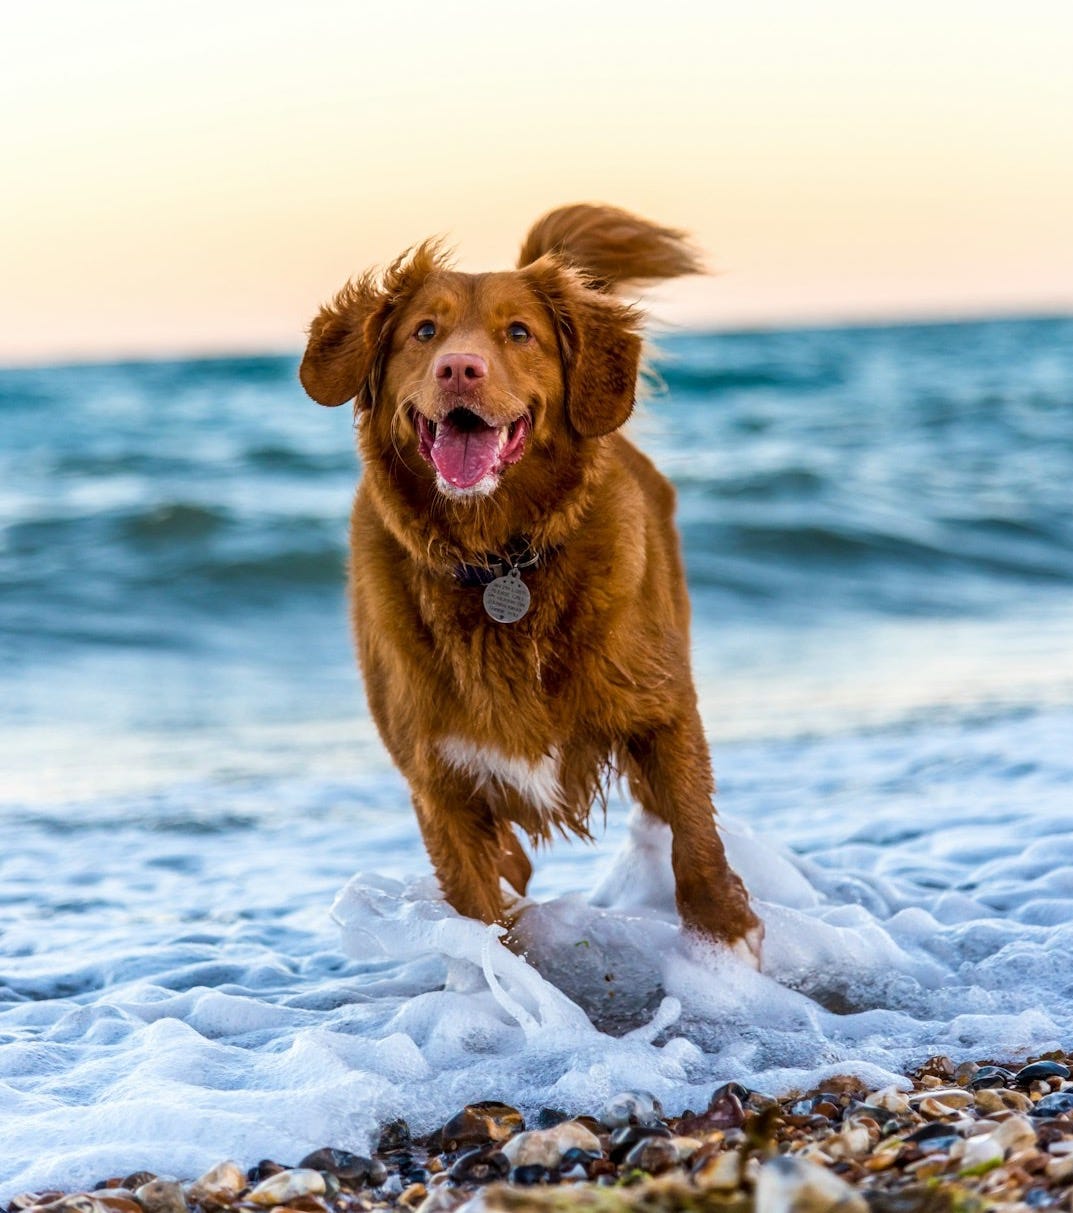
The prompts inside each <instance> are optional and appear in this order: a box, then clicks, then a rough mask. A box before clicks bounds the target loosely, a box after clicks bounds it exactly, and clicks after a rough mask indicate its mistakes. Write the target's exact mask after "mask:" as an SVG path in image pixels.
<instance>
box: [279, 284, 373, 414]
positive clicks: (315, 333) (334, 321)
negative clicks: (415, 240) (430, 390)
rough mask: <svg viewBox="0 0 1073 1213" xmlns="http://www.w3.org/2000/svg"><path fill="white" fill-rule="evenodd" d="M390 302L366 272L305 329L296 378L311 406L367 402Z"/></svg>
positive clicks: (322, 310)
mask: <svg viewBox="0 0 1073 1213" xmlns="http://www.w3.org/2000/svg"><path fill="white" fill-rule="evenodd" d="M390 311H391V301H390V299H389V298H388V296H387V294H386V292H385V291H383V290H382V289H381V288H380V287H379V286H378V285H377V283H376V279H375V275H374V274H373V273H372V272H369V273H366V274H363V275H362V276H361V277H360V278H358V279H356V280H355V281H353V282H348V283H347V284H346V286H344V287H343V289H342V290H341V291H340V292H339V294H338V295H336V297H335V298H334V299H333V300H332V301H331V303H326V304H325V305H324V306H323V307H322V308H321V309H320V311H319V312H318V313H317V316H316V318H315V319H314V321H313V323H312V324H311V325H310V326H309V343H308V344H307V345H306V352H305V356H304V357H303V358H302V365H301V366H300V367H299V368H298V378H299V379H300V380H301V381H302V387H304V388H305V390H306V392H308V394H309V395H310V396H311V397H312V398H313V399H314V400H315V401H316V402H317V404H326V405H330V406H335V405H338V404H345V403H346V402H347V401H348V400H354V401H355V402H356V404H357V407H358V408H368V407H369V406H370V405H371V403H372V390H371V389H372V379H373V371H374V368H375V366H376V362H377V353H378V350H379V347H380V343H381V340H382V337H383V332H384V327H385V323H386V320H387V317H388V314H389V313H390Z"/></svg>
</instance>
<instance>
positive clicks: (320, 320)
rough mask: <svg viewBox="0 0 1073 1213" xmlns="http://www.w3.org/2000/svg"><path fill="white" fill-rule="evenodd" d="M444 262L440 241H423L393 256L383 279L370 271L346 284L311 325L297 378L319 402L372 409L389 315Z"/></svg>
mask: <svg viewBox="0 0 1073 1213" xmlns="http://www.w3.org/2000/svg"><path fill="white" fill-rule="evenodd" d="M447 265H448V258H447V254H446V253H445V252H444V250H443V248H442V247H441V244H440V242H439V241H438V240H426V241H425V242H424V243H423V244H419V245H417V246H416V247H414V248H412V249H409V250H407V251H406V252H405V253H403V254H402V256H401V257H398V258H396V259H395V260H394V261H393V262H392V263H391V265H389V266H388V268H387V269H386V270H385V271H384V275H383V281H378V280H377V275H376V272H375V271H373V270H369V271H367V272H366V273H364V274H362V276H361V277H360V278H358V279H356V280H354V281H352V282H348V283H347V284H346V286H344V287H343V289H342V290H341V291H340V292H339V294H338V295H336V297H335V298H334V299H333V300H332V301H331V303H326V304H325V305H324V306H323V307H322V308H321V309H320V311H319V312H318V313H317V316H316V318H315V319H314V321H313V323H312V324H311V325H310V326H309V344H308V345H307V346H306V352H305V356H304V357H303V358H302V365H301V366H300V367H299V368H298V378H299V379H301V381H302V387H304V388H305V390H306V391H307V392H308V393H309V395H310V396H312V397H313V399H314V400H315V401H316V402H317V403H318V404H327V405H337V404H345V403H346V401H348V400H351V399H353V400H354V402H355V403H356V405H357V407H358V408H359V409H367V408H371V407H372V403H373V399H374V397H375V395H376V391H377V388H378V386H379V379H380V372H381V369H382V367H383V363H384V358H385V357H386V355H387V349H388V345H389V342H390V338H391V332H390V330H391V316H392V313H393V312H394V311H395V309H396V307H397V306H398V305H399V304H400V303H402V302H403V301H404V300H405V299H407V298H408V297H409V296H410V295H412V294H413V292H414V291H416V290H417V288H418V287H419V286H420V285H421V284H422V283H423V282H424V281H425V279H426V278H427V277H428V276H429V275H430V274H431V273H433V272H434V271H435V270H438V269H445V268H446V267H447Z"/></svg>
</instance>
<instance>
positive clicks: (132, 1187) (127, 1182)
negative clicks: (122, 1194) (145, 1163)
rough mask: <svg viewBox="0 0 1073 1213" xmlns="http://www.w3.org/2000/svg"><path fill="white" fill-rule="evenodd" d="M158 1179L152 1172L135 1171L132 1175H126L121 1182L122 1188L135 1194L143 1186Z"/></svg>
mask: <svg viewBox="0 0 1073 1213" xmlns="http://www.w3.org/2000/svg"><path fill="white" fill-rule="evenodd" d="M154 1179H156V1175H154V1173H153V1172H152V1171H135V1172H133V1174H131V1175H126V1176H124V1177H123V1179H121V1180H120V1181H119V1186H120V1187H121V1188H126V1189H127V1191H128V1192H134V1191H136V1190H137V1189H138V1188H140V1187H141V1186H142V1184H148V1183H152V1182H153V1180H154Z"/></svg>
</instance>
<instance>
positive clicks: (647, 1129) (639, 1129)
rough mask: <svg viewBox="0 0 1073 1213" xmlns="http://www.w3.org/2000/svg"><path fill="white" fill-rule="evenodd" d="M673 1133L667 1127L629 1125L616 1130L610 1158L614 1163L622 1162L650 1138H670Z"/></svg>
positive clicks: (612, 1138)
mask: <svg viewBox="0 0 1073 1213" xmlns="http://www.w3.org/2000/svg"><path fill="white" fill-rule="evenodd" d="M670 1135H671V1131H670V1129H668V1128H667V1127H666V1126H665V1125H627V1126H625V1127H624V1128H621V1129H616V1130H615V1131H614V1133H612V1134H611V1145H610V1148H609V1150H608V1152H607V1153H608V1157H609V1158H610V1159H611V1161H612V1162H622V1160H623V1159H624V1158H625V1157H626V1155H627V1154H629V1152H630V1151H631V1150H632V1149H633V1147H634V1146H635V1145H637V1144H638V1143H639V1142H643V1141H645V1140H646V1139H647V1138H649V1137H670Z"/></svg>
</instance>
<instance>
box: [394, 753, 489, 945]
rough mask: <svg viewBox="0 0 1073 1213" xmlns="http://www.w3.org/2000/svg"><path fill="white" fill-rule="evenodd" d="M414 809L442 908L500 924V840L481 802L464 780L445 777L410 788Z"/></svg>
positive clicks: (455, 777) (483, 803)
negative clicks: (440, 893)
mask: <svg viewBox="0 0 1073 1213" xmlns="http://www.w3.org/2000/svg"><path fill="white" fill-rule="evenodd" d="M414 808H415V809H416V811H417V820H418V822H419V824H420V826H421V836H422V837H423V838H424V840H425V848H426V850H427V851H428V855H429V859H431V860H432V867H433V869H434V870H435V872H436V877H437V879H438V880H439V882H440V888H441V889H442V890H443V895H444V897H445V898H446V899H447V902H448V904H449V905H451V906H452V907H453V908H454V909H456V910H457V911H458V912H459V914H464V915H465V916H466V917H468V918H477V919H479V920H480V921H481V922H503V921H504V914H503V897H502V893H501V891H500V887H499V877H500V870H501V869H500V864H501V862H502V852H503V845H504V844H503V837H502V831H501V828H500V826H499V824H498V823H497V822H496V819H495V817H494V816H493V814H492V811H491V809H490V808H489V806H488V804H487V803H486V801H485V799H484V797H483V796H482V795H481V794H480V792H479V791H477V790H475V789H474V788H473V786H472V785H471V784H467V781H465V780H463V779H461V778H459V777H457V776H454V775H446V776H445V777H443V778H438V779H435V780H430V781H429V782H428V783H427V784H424V785H423V786H421V787H420V788H418V787H416V786H415V787H414Z"/></svg>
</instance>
